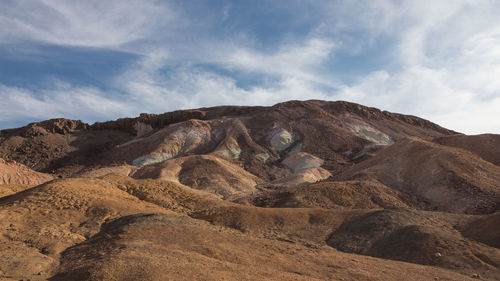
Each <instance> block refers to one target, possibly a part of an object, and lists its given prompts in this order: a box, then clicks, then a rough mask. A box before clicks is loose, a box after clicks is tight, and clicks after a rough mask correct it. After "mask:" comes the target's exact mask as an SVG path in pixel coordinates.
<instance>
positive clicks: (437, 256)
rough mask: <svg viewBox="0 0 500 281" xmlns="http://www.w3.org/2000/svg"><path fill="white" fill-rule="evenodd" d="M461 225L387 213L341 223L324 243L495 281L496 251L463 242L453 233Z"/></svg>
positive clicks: (499, 258) (432, 216)
mask: <svg viewBox="0 0 500 281" xmlns="http://www.w3.org/2000/svg"><path fill="white" fill-rule="evenodd" d="M461 221H463V217H460V216H457V215H451V214H446V213H437V212H432V213H431V212H422V211H411V210H405V209H392V210H389V209H387V210H381V211H375V212H372V213H368V214H365V215H363V216H360V217H356V218H354V219H352V220H349V221H346V222H344V224H343V225H342V226H341V227H339V228H338V229H337V230H336V231H335V232H333V233H332V235H331V236H330V237H329V238H328V240H327V243H328V244H329V245H331V246H332V247H335V248H337V249H339V250H341V251H345V252H350V253H357V254H363V255H370V256H374V257H380V258H385V259H393V260H401V261H406V262H411V263H418V264H425V265H434V266H440V267H445V268H450V269H454V270H458V271H460V272H463V273H465V274H474V273H478V274H480V275H481V276H483V277H488V278H493V279H495V278H498V277H499V276H500V270H499V268H498V266H499V264H500V249H497V248H492V247H488V246H486V245H484V244H481V243H477V242H475V241H472V240H467V239H465V238H464V237H463V236H462V235H461V233H460V232H459V231H457V229H456V228H458V227H459V223H460V222H461Z"/></svg>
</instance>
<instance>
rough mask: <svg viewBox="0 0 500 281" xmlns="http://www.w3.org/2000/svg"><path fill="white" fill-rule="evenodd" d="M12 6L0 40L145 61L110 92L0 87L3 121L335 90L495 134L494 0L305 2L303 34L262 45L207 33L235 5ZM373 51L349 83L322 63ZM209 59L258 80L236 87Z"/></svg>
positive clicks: (238, 35) (499, 30) (271, 99)
mask: <svg viewBox="0 0 500 281" xmlns="http://www.w3.org/2000/svg"><path fill="white" fill-rule="evenodd" d="M11 3H13V4H12V5H6V4H5V5H3V6H4V7H2V8H3V9H2V11H1V12H0V24H1V25H2V26H3V28H2V29H0V42H4V43H5V42H7V43H9V42H14V43H16V42H21V41H39V42H45V43H50V44H59V45H76V46H90V47H104V48H118V49H128V50H130V49H131V50H132V51H133V52H135V53H139V54H141V55H142V59H140V60H139V61H138V62H137V63H135V64H132V65H130V66H129V67H128V68H127V69H126V70H125V71H124V72H123V73H121V74H119V75H118V76H116V77H115V78H114V79H112V81H108V82H109V85H108V86H110V87H111V88H114V89H115V90H114V91H113V92H112V93H109V92H103V91H102V90H99V89H97V88H92V87H78V86H72V85H68V84H64V83H62V82H57V83H52V84H50V83H49V86H47V87H45V88H41V89H40V90H39V91H37V92H34V91H30V90H27V89H21V88H15V87H7V86H5V85H3V86H2V85H1V84H0V98H2V99H3V100H4V101H5V102H4V103H3V104H2V105H0V110H2V113H4V112H5V113H7V114H3V115H2V118H3V119H2V120H5V119H8V118H11V117H9V116H14V117H12V118H15V116H16V115H19V116H31V117H33V118H40V119H45V118H50V117H53V116H54V115H59V116H66V117H71V118H78V119H80V118H82V119H86V120H87V121H93V120H96V119H100V120H102V119H109V118H116V117H123V116H133V115H136V114H138V113H140V112H157V113H158V112H164V111H169V110H175V109H179V108H194V107H200V106H211V105H219V104H238V105H244V104H248V105H250V104H251V105H257V104H261V105H270V104H273V103H276V102H280V101H284V100H289V99H310V98H318V99H332V98H335V99H345V100H349V101H354V102H359V103H361V104H365V105H369V106H376V107H380V108H382V109H387V110H391V111H396V112H400V113H409V114H414V115H417V116H421V117H424V118H427V119H430V120H431V121H434V122H437V123H439V124H441V125H444V126H447V127H450V128H451V129H454V130H458V131H462V132H467V133H481V132H497V133H500V124H499V123H500V118H498V117H500V116H499V114H498V113H497V111H498V110H497V108H500V107H499V99H500V98H499V96H500V79H498V77H500V22H499V21H498V20H497V17H498V14H500V2H498V1H494V0H451V1H431V0H426V1H416V0H407V1H394V0H380V1H368V0H367V1H347V0H346V1H321V2H319V1H318V2H316V1H310V4H311V3H312V4H314V5H317V6H318V7H319V8H318V9H317V11H320V12H318V15H317V17H319V18H320V20H319V21H320V22H321V23H320V24H319V25H318V26H316V27H315V28H313V29H311V31H310V32H309V33H306V34H302V35H300V36H291V37H289V38H288V37H286V35H283V36H280V35H278V34H277V35H276V36H279V38H277V39H276V41H275V42H274V43H277V42H281V44H278V46H277V47H276V48H273V49H269V48H268V49H267V50H266V51H263V50H262V49H265V48H261V47H259V46H260V45H259V43H258V42H257V43H256V42H255V41H256V40H257V41H258V36H259V35H258V34H247V33H245V32H244V31H241V32H238V31H235V32H232V33H230V35H226V36H222V35H220V34H216V33H214V32H213V30H212V29H211V28H213V26H215V25H216V23H215V21H216V22H218V23H220V22H226V21H230V20H231V18H233V17H236V16H237V14H234V11H237V9H233V6H226V7H225V8H224V7H223V8H222V9H219V10H217V11H215V13H217V16H216V17H210V16H206V17H205V15H204V14H203V13H200V14H183V13H185V12H186V11H183V10H182V5H181V6H176V5H174V4H172V3H173V2H168V1H133V0H130V1H125V2H124V1H97V0H93V1H76V2H75V1H62V0H50V1H49V0H43V1H38V2H35V1H27V0H24V1H16V2H11ZM177 4H178V3H177ZM232 5H236V4H232ZM191 11H192V10H191ZM203 12H204V11H203ZM230 13H231V14H230ZM296 13H297V14H298V15H299V14H301V13H304V11H303V10H297V11H296ZM211 20H214V22H211ZM249 24H251V23H249ZM212 25H213V26H212ZM287 38H288V40H287ZM290 38H293V40H290ZM381 42H382V43H381ZM378 44H379V45H378ZM370 48H386V52H387V53H388V54H389V55H390V56H388V60H389V61H388V62H387V64H386V65H388V66H387V67H386V68H385V67H384V66H380V67H379V69H377V70H376V71H373V72H372V73H370V74H368V75H364V76H358V77H354V76H355V75H356V74H354V76H353V77H351V81H352V79H354V81H357V82H355V83H354V84H352V83H351V84H350V85H347V84H345V83H343V82H342V81H339V79H337V78H336V77H334V76H333V75H332V74H331V73H333V72H334V71H336V72H341V71H342V70H341V69H336V67H338V66H336V65H335V64H333V65H329V63H332V60H331V58H332V57H333V58H334V57H335V56H337V55H338V54H339V53H348V54H353V55H357V54H361V55H363V52H365V51H366V50H367V49H370ZM361 64H362V63H361ZM199 65H208V66H209V67H205V68H202V67H199ZM217 68H218V69H220V68H222V69H224V70H226V71H229V72H232V71H234V72H238V74H241V73H242V74H243V75H252V76H258V77H261V78H262V79H261V80H262V81H264V82H262V83H257V84H255V85H250V86H245V87H244V88H242V87H239V86H238V85H239V83H238V82H239V81H237V80H235V79H236V78H234V76H230V75H227V74H226V75H225V74H222V72H220V71H219V72H218V71H217V70H216V69H217ZM0 83H1V81H0ZM336 89H340V91H338V92H336ZM75 101H77V103H78V105H77V106H75V105H74V104H75ZM6 116H7V117H6ZM0 121H1V120H0Z"/></svg>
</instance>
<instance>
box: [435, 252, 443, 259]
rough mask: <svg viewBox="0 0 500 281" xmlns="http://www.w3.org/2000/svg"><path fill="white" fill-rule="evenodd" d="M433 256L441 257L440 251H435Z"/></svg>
mask: <svg viewBox="0 0 500 281" xmlns="http://www.w3.org/2000/svg"><path fill="white" fill-rule="evenodd" d="M434 256H435V257H436V258H439V257H441V256H442V255H441V253H439V252H437V253H435V254H434Z"/></svg>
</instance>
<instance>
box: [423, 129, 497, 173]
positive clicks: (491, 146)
mask: <svg viewBox="0 0 500 281" xmlns="http://www.w3.org/2000/svg"><path fill="white" fill-rule="evenodd" d="M433 141H434V142H436V143H439V144H443V145H448V146H453V147H458V148H462V149H465V150H468V151H470V152H472V153H474V154H476V155H478V156H480V157H481V158H483V159H484V160H486V161H489V162H491V163H493V164H495V165H497V166H500V149H499V148H500V135H495V134H482V135H474V136H466V135H454V136H446V137H439V138H436V139H434V140H433Z"/></svg>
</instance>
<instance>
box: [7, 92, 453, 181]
mask: <svg viewBox="0 0 500 281" xmlns="http://www.w3.org/2000/svg"><path fill="white" fill-rule="evenodd" d="M228 118H229V119H233V120H235V123H234V126H239V125H238V124H237V123H238V122H240V123H241V124H240V125H242V127H241V128H242V129H243V131H239V132H238V133H236V134H235V135H234V136H239V139H238V138H233V139H232V140H231V138H230V137H229V136H231V134H233V133H226V136H228V138H227V139H223V140H220V141H219V143H212V142H210V143H207V145H209V147H210V145H215V146H214V149H216V148H217V147H220V146H221V145H223V146H229V147H232V146H234V144H235V143H237V144H238V145H239V146H240V148H241V150H242V156H241V157H242V158H245V157H246V158H247V159H242V160H241V161H242V162H243V165H244V166H245V169H247V170H249V171H250V172H252V173H254V174H256V175H258V176H259V177H264V178H266V179H267V180H271V178H272V176H271V174H272V173H267V174H266V171H268V170H269V166H268V165H266V166H262V165H256V162H254V161H253V160H251V159H250V158H251V157H248V155H249V154H248V153H250V152H252V153H253V152H255V153H257V154H259V153H267V154H269V156H271V157H275V158H276V157H278V155H277V154H276V153H287V151H286V150H285V151H284V152H280V151H278V152H274V153H273V152H272V151H269V150H272V149H271V147H270V146H271V145H270V143H269V135H270V132H272V131H273V130H277V128H281V129H282V130H285V131H287V132H288V133H289V134H290V136H291V137H292V143H293V144H294V145H299V144H300V145H301V149H302V150H303V151H304V152H307V153H311V154H313V155H315V156H318V157H320V158H322V159H323V160H325V164H324V166H325V168H327V169H329V170H336V169H337V168H338V167H340V166H342V165H345V164H346V163H350V162H351V160H352V159H351V157H353V156H355V155H357V154H359V153H360V152H361V153H362V152H363V149H364V148H365V146H366V145H369V144H372V143H379V142H380V143H382V144H388V143H391V142H393V141H396V140H398V139H400V138H402V137H406V136H419V137H422V138H426V139H430V138H436V137H442V136H446V135H451V134H455V132H453V131H450V130H447V129H444V128H442V127H440V126H438V125H436V124H434V123H432V122H429V121H427V120H424V119H421V118H418V117H414V116H408V115H402V114H396V113H389V112H387V111H380V110H378V109H375V108H370V107H364V106H361V105H358V104H354V103H348V102H343V101H336V102H329V101H318V100H310V101H290V102H284V103H280V104H276V105H274V106H271V107H249V106H222V107H211V108H200V109H193V110H179V111H174V112H169V113H164V114H158V115H156V114H141V115H140V116H139V117H137V118H123V119H118V120H116V121H108V122H102V123H100V122H97V123H95V124H93V125H87V124H85V123H83V122H81V121H74V120H67V119H52V120H47V121H43V122H38V123H32V124H29V125H28V126H26V127H22V128H18V129H9V130H2V131H0V157H3V158H4V159H12V160H15V161H17V162H19V163H22V164H25V165H27V166H29V167H32V168H33V169H35V170H37V171H44V172H51V173H57V174H59V175H63V176H69V175H71V174H74V173H75V172H78V171H79V170H80V169H83V168H85V167H88V166H91V165H93V163H95V162H96V160H99V159H102V158H103V157H102V156H103V155H102V154H103V153H104V152H107V151H110V150H111V149H112V148H114V147H115V146H117V145H121V144H124V143H127V142H130V141H133V140H136V139H137V138H142V137H147V136H149V135H151V134H154V133H155V132H158V131H159V130H161V129H163V128H165V127H167V126H169V125H172V124H178V123H182V122H187V121H189V120H192V119H195V120H205V121H209V120H223V119H228ZM246 132H248V136H245V134H247V133H246ZM226 144H227V145H226ZM293 148H294V147H292V146H290V147H288V149H293ZM266 150H268V151H267V152H266ZM195 152H196V151H193V153H195ZM245 152H248V153H246V154H245ZM262 155H264V154H262ZM358 156H359V155H358ZM280 157H281V156H280ZM252 167H255V168H253V169H254V170H252Z"/></svg>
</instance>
